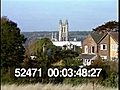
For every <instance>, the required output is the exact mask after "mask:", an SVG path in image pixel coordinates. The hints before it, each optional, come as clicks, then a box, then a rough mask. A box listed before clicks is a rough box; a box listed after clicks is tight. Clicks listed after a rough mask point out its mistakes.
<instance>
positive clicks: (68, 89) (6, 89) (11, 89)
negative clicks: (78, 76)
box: [1, 83, 118, 90]
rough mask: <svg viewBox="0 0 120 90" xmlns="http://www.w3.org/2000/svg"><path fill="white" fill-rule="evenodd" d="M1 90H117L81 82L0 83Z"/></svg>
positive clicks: (116, 89)
mask: <svg viewBox="0 0 120 90" xmlns="http://www.w3.org/2000/svg"><path fill="white" fill-rule="evenodd" d="M1 90H118V88H108V87H103V86H100V85H97V86H94V89H93V86H92V84H83V85H78V86H72V85H70V84H68V85H62V84H56V85H53V84H39V83H37V84H28V85H19V86H17V85H15V84H12V85H7V84H6V85H1Z"/></svg>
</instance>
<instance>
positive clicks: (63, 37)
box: [51, 20, 81, 51]
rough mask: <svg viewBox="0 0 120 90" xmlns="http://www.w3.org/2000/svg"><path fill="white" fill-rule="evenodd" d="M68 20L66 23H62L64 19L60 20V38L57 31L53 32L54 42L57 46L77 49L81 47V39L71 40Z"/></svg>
mask: <svg viewBox="0 0 120 90" xmlns="http://www.w3.org/2000/svg"><path fill="white" fill-rule="evenodd" d="M68 29H69V27H68V20H66V21H65V23H62V20H60V21H59V36H58V37H59V38H58V39H57V33H52V38H51V40H52V42H53V44H54V45H56V46H60V47H62V48H63V49H66V50H67V49H71V50H74V51H76V50H77V49H79V48H81V41H77V39H76V38H74V40H73V41H69V31H68Z"/></svg>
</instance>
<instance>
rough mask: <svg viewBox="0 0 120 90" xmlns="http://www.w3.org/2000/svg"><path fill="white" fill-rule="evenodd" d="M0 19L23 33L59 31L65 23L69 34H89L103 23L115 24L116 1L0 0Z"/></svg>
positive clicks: (116, 18)
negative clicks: (73, 32)
mask: <svg viewBox="0 0 120 90" xmlns="http://www.w3.org/2000/svg"><path fill="white" fill-rule="evenodd" d="M1 5H2V6H1V8H2V12H1V13H2V16H7V17H8V18H9V19H10V20H12V21H14V22H15V23H17V24H18V27H19V28H20V29H21V31H23V32H29V31H54V30H57V31H58V30H59V20H60V19H61V20H62V22H63V23H64V22H65V20H68V23H69V31H73V30H76V31H91V30H92V29H93V28H96V27H97V26H99V25H102V24H104V23H105V22H108V21H111V20H115V21H118V17H117V16H118V13H117V12H118V0H2V2H1Z"/></svg>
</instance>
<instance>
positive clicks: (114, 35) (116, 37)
mask: <svg viewBox="0 0 120 90" xmlns="http://www.w3.org/2000/svg"><path fill="white" fill-rule="evenodd" d="M109 35H110V36H111V37H112V38H113V39H114V40H115V41H116V42H118V41H119V34H118V32H109Z"/></svg>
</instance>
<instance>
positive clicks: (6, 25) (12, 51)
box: [1, 16, 26, 75]
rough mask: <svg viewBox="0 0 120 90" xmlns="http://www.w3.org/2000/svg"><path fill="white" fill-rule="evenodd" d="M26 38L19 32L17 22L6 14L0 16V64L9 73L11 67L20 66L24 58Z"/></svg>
mask: <svg viewBox="0 0 120 90" xmlns="http://www.w3.org/2000/svg"><path fill="white" fill-rule="evenodd" d="M25 41H26V38H25V37H24V35H22V34H20V29H19V27H18V26H17V24H16V23H15V22H13V21H11V20H9V19H8V18H7V17H6V16H3V17H2V18H1V66H2V69H3V68H5V69H7V71H8V73H9V75H10V72H11V69H12V68H13V67H15V66H20V64H21V63H22V62H23V59H24V52H25V48H24V46H23V43H25Z"/></svg>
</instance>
